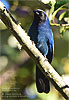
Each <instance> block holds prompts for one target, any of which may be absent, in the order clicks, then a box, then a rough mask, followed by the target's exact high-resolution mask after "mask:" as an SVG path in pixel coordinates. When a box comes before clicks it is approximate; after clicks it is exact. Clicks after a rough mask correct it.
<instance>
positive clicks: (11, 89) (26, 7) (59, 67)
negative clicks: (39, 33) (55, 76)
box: [0, 0, 69, 100]
mask: <svg viewBox="0 0 69 100" xmlns="http://www.w3.org/2000/svg"><path fill="white" fill-rule="evenodd" d="M0 1H2V2H3V4H4V5H5V6H6V8H7V9H8V10H9V11H10V12H11V14H12V15H13V17H14V18H15V19H16V21H17V22H18V23H20V25H21V26H22V27H23V29H24V30H25V31H26V32H27V33H28V30H29V27H30V25H31V24H32V21H33V10H35V9H42V10H44V11H45V12H46V14H47V15H48V17H49V20H50V24H51V28H52V31H53V35H54V44H55V46H54V51H55V52H54V58H53V61H52V64H51V65H52V66H53V67H54V69H55V70H56V71H57V72H58V73H59V74H60V75H61V76H62V78H63V79H64V81H65V82H66V83H67V84H69V26H68V24H69V16H68V11H69V3H68V0H0ZM35 71H36V69H35V63H34V61H33V60H32V59H31V58H30V57H29V55H28V54H27V53H26V52H25V51H24V50H23V49H22V50H21V49H20V45H19V43H18V42H17V41H16V39H15V38H14V37H13V35H12V32H11V31H10V30H8V29H7V27H6V26H5V25H4V24H3V22H2V21H1V20H0V100H65V99H64V98H63V97H62V96H61V95H60V93H59V92H58V91H57V90H56V89H55V88H54V86H53V85H52V84H51V90H50V93H48V94H45V93H41V94H40V93H38V92H37V89H36V84H35V81H36V79H35V75H36V72H35Z"/></svg>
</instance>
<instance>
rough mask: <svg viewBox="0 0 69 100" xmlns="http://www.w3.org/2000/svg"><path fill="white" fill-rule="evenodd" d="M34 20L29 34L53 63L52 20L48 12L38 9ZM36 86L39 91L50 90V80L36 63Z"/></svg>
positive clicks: (35, 11)
mask: <svg viewBox="0 0 69 100" xmlns="http://www.w3.org/2000/svg"><path fill="white" fill-rule="evenodd" d="M33 12H34V20H33V23H32V25H31V27H30V29H29V32H28V35H29V36H30V39H31V40H32V41H34V43H35V44H36V47H37V48H38V49H39V51H40V52H41V53H42V54H43V55H44V56H46V58H47V59H48V61H49V63H51V61H52V58H53V55H54V41H53V33H52V30H51V27H50V22H49V19H48V16H47V15H46V13H45V12H44V11H43V10H41V9H37V10H34V11H33ZM36 86H37V90H38V92H39V93H42V92H45V93H48V92H49V91H50V83H49V80H48V79H47V78H46V77H45V76H44V75H43V73H42V72H41V70H40V69H39V68H38V67H37V65H36Z"/></svg>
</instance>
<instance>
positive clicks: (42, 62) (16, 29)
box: [0, 2, 69, 99]
mask: <svg viewBox="0 0 69 100" xmlns="http://www.w3.org/2000/svg"><path fill="white" fill-rule="evenodd" d="M0 18H1V20H2V21H3V23H4V24H5V25H6V26H7V27H8V28H9V29H10V30H11V31H13V32H12V34H13V35H14V36H15V37H16V39H17V40H18V41H19V43H20V44H21V45H22V47H23V48H24V49H25V50H26V52H27V53H28V54H29V55H30V56H31V57H32V59H33V60H34V61H35V63H36V64H37V65H38V67H39V68H40V70H41V71H42V72H43V74H44V75H45V76H46V77H47V78H48V79H49V80H50V81H51V82H52V84H53V85H54V86H55V88H56V89H57V90H58V91H59V92H60V93H61V95H62V96H63V97H64V98H65V99H68V98H69V88H63V87H65V86H66V87H68V85H67V84H66V83H65V82H64V81H63V79H62V78H61V76H60V75H59V74H58V73H57V72H56V71H55V70H54V69H53V67H52V66H51V65H50V64H49V62H48V61H47V59H46V58H45V57H44V56H43V55H42V54H41V53H40V51H39V50H38V49H37V48H36V47H35V44H34V43H33V42H32V41H31V40H30V37H29V36H28V35H27V34H26V33H25V31H24V30H23V29H22V28H21V26H20V25H19V24H18V23H17V22H16V20H15V19H14V18H13V17H12V15H11V14H10V13H9V12H8V11H7V9H6V8H5V6H4V5H3V3H1V2H0Z"/></svg>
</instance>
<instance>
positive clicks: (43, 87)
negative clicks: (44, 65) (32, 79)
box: [36, 66, 50, 93]
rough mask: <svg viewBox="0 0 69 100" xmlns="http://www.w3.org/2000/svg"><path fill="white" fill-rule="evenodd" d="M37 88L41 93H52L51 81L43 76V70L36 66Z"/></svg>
mask: <svg viewBox="0 0 69 100" xmlns="http://www.w3.org/2000/svg"><path fill="white" fill-rule="evenodd" d="M36 86H37V90H38V92H39V93H42V92H45V93H48V92H49V91H50V83H49V80H48V79H47V78H46V77H45V76H44V75H43V73H42V72H41V70H40V69H39V68H38V67H37V66H36Z"/></svg>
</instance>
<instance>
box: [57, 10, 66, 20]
mask: <svg viewBox="0 0 69 100" xmlns="http://www.w3.org/2000/svg"><path fill="white" fill-rule="evenodd" d="M66 12H67V11H64V12H63V13H62V14H61V15H60V16H59V20H60V21H61V20H62V18H63V17H64V15H65V14H66Z"/></svg>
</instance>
